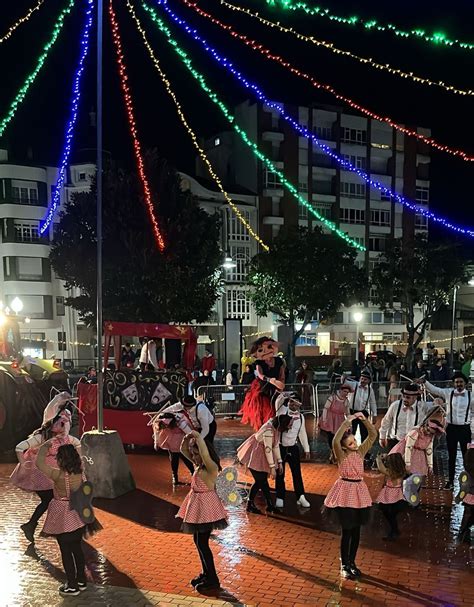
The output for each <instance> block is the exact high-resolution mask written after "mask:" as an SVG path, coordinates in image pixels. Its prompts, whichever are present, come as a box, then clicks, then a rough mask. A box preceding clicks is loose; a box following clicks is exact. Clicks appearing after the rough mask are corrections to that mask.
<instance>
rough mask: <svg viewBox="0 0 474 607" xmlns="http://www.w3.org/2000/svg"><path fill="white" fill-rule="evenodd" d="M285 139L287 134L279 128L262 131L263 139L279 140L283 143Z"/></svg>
mask: <svg viewBox="0 0 474 607" xmlns="http://www.w3.org/2000/svg"><path fill="white" fill-rule="evenodd" d="M284 139H285V135H284V134H283V133H282V132H281V131H280V130H278V129H275V130H265V131H263V132H262V141H277V142H279V143H281V142H282V141H284Z"/></svg>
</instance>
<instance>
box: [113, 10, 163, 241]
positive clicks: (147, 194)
mask: <svg viewBox="0 0 474 607" xmlns="http://www.w3.org/2000/svg"><path fill="white" fill-rule="evenodd" d="M109 17H110V26H111V28H112V37H113V41H114V46H115V52H116V58H117V66H118V70H119V75H120V84H121V87H122V92H123V97H124V101H125V108H126V111H127V117H128V124H129V128H130V134H131V136H132V140H133V149H134V152H135V159H136V163H137V169H138V174H139V176H140V180H141V182H142V187H143V195H144V198H145V204H146V207H147V211H148V216H149V218H150V221H151V225H152V229H153V235H154V238H155V242H156V244H157V246H158V248H159V250H160V251H163V250H164V248H165V241H164V240H163V236H162V234H161V231H160V227H159V225H158V219H157V218H156V216H155V210H154V207H153V201H152V197H151V191H150V186H149V184H148V179H147V176H146V174H145V166H144V162H143V154H142V146H141V144H140V141H139V139H138V131H137V124H136V121H135V115H134V109H133V102H132V97H131V94H130V87H129V85H128V76H127V68H126V66H125V58H124V55H123V50H122V39H121V36H120V30H119V26H118V23H117V17H116V15H115V11H114V7H113V2H112V0H110V2H109Z"/></svg>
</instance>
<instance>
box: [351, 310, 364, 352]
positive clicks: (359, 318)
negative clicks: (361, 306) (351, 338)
mask: <svg viewBox="0 0 474 607" xmlns="http://www.w3.org/2000/svg"><path fill="white" fill-rule="evenodd" d="M352 318H353V319H354V322H355V324H356V336H357V338H356V342H357V362H360V345H361V342H360V339H359V323H360V322H361V321H362V319H363V318H364V315H363V314H362V312H354V313H353V314H352Z"/></svg>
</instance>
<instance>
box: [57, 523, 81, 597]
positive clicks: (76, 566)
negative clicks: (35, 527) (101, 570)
mask: <svg viewBox="0 0 474 607" xmlns="http://www.w3.org/2000/svg"><path fill="white" fill-rule="evenodd" d="M82 532H83V528H82V527H81V528H80V529H76V531H71V532H69V533H60V534H59V535H57V536H56V539H57V540H58V544H59V549H60V550H61V558H62V561H63V567H64V571H65V573H66V579H67V584H68V586H69V587H70V588H77V582H84V583H85V581H86V571H85V568H86V562H85V559H84V553H83V552H82Z"/></svg>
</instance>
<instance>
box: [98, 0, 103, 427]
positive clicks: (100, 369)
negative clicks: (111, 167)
mask: <svg viewBox="0 0 474 607" xmlns="http://www.w3.org/2000/svg"><path fill="white" fill-rule="evenodd" d="M103 21H104V3H103V0H98V1H97V429H98V430H99V432H103V430H104V390H103V388H104V374H103V369H104V361H103V353H102V170H103V167H102V33H103Z"/></svg>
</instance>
